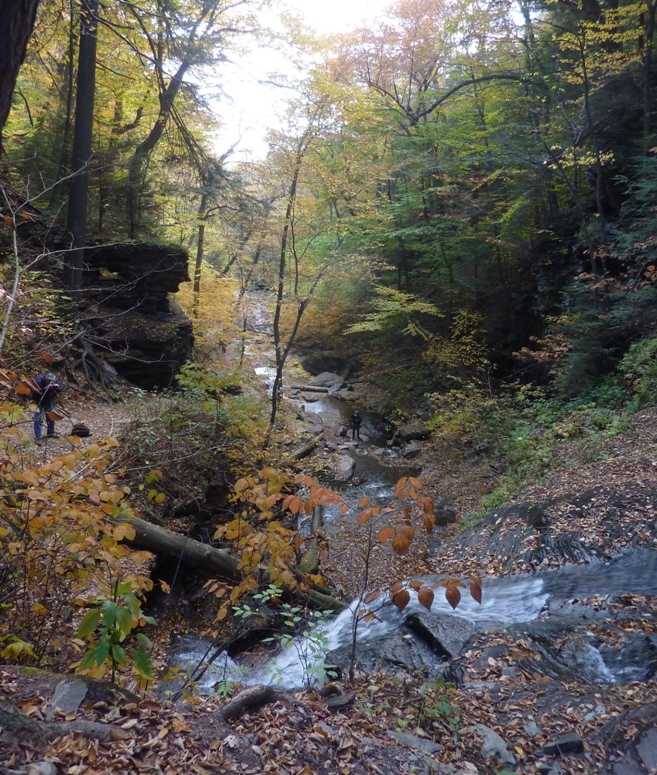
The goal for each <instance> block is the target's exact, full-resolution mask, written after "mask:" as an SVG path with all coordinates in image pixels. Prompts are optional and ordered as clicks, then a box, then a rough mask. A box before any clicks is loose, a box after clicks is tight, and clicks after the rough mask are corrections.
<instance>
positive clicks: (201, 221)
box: [194, 194, 208, 318]
mask: <svg viewBox="0 0 657 775" xmlns="http://www.w3.org/2000/svg"><path fill="white" fill-rule="evenodd" d="M207 206H208V195H207V194H202V196H201V204H200V205H199V207H198V242H197V244H196V265H195V266H194V317H195V318H197V317H198V308H199V305H200V302H201V270H202V268H203V250H204V249H205V217H206V213H205V211H206V208H207Z"/></svg>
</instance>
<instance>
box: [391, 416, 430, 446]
mask: <svg viewBox="0 0 657 775" xmlns="http://www.w3.org/2000/svg"><path fill="white" fill-rule="evenodd" d="M396 436H398V437H399V438H400V439H401V440H402V441H423V440H424V439H428V438H429V436H431V431H430V430H429V428H427V426H426V425H425V423H424V422H423V421H422V420H419V419H413V420H409V422H405V423H402V424H401V425H400V426H399V427H398V428H397V433H396Z"/></svg>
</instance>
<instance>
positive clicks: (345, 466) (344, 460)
mask: <svg viewBox="0 0 657 775" xmlns="http://www.w3.org/2000/svg"><path fill="white" fill-rule="evenodd" d="M355 468H356V463H355V461H354V460H352V459H351V458H350V457H349V455H340V457H339V458H338V459H337V461H336V464H335V467H334V469H333V476H334V478H335V480H336V481H337V482H348V481H349V480H350V479H351V477H352V476H353V475H354V469H355Z"/></svg>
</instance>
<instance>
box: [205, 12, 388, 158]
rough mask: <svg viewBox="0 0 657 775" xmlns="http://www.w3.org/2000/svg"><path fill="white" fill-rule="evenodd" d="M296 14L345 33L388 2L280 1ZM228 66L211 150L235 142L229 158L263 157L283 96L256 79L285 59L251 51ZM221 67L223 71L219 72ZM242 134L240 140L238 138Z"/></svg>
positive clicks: (319, 28) (310, 23) (278, 67)
mask: <svg viewBox="0 0 657 775" xmlns="http://www.w3.org/2000/svg"><path fill="white" fill-rule="evenodd" d="M283 1H284V3H285V5H286V6H287V7H288V8H289V9H290V11H291V12H293V13H294V14H295V15H302V16H303V17H304V18H305V19H306V20H307V22H308V26H309V27H313V28H314V29H316V30H317V31H318V32H319V33H321V34H325V35H328V34H331V33H335V32H343V31H347V30H348V29H350V28H353V27H356V26H358V24H359V23H360V22H361V21H364V20H370V21H371V20H372V19H375V18H376V17H377V16H380V15H381V11H382V9H383V8H384V7H385V6H386V5H387V4H388V0H283ZM237 64H238V66H236V67H234V68H231V74H230V76H229V77H228V79H226V78H224V76H223V75H222V88H223V89H224V91H225V92H226V95H227V97H226V98H223V99H222V100H221V101H220V102H219V103H218V108H217V111H218V112H219V113H220V115H221V117H222V119H223V121H224V124H225V126H224V128H223V130H222V132H221V133H220V134H219V136H218V137H217V139H216V145H215V148H216V151H217V153H219V154H221V153H224V152H226V151H227V150H228V149H229V148H230V147H231V146H232V145H233V144H234V143H236V142H238V140H239V145H238V147H237V148H236V149H235V152H234V154H233V155H232V156H231V159H230V160H231V161H233V162H235V161H243V160H244V159H246V158H249V157H255V158H263V157H264V156H265V154H266V151H267V145H266V142H265V139H264V137H265V134H266V131H267V129H268V128H270V127H272V126H276V125H277V123H278V122H277V118H276V111H277V106H278V103H280V101H281V99H282V97H281V94H280V91H279V90H278V89H277V88H276V87H274V86H272V85H266V84H259V83H258V79H262V78H265V77H266V75H267V73H268V72H270V71H272V70H284V69H285V67H286V62H285V59H284V57H283V56H282V55H279V54H277V53H276V52H274V51H271V50H262V49H260V50H254V51H253V52H251V53H250V54H248V55H246V56H243V57H241V58H240V60H239V63H237ZM223 72H224V71H223V68H222V73H223ZM240 137H241V139H240Z"/></svg>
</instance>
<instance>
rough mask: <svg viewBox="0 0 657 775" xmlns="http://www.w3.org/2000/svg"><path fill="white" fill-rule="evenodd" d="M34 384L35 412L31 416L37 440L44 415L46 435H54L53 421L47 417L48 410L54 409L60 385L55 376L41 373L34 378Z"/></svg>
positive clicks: (39, 436)
mask: <svg viewBox="0 0 657 775" xmlns="http://www.w3.org/2000/svg"><path fill="white" fill-rule="evenodd" d="M34 382H35V384H36V385H37V387H38V388H39V389H38V391H34V399H35V401H36V405H37V406H36V412H34V415H33V417H32V420H33V421H34V436H35V438H36V440H37V441H38V440H39V439H40V438H41V432H42V424H43V417H44V415H45V417H46V435H47V436H54V435H55V421H54V420H51V419H50V417H48V412H52V411H54V409H55V398H57V394H58V393H59V392H60V391H61V389H62V388H61V386H60V384H59V383H58V382H57V377H56V376H55V375H54V374H52V373H50V372H49V373H48V374H41V375H40V376H38V377H36V378H35V380H34Z"/></svg>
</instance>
